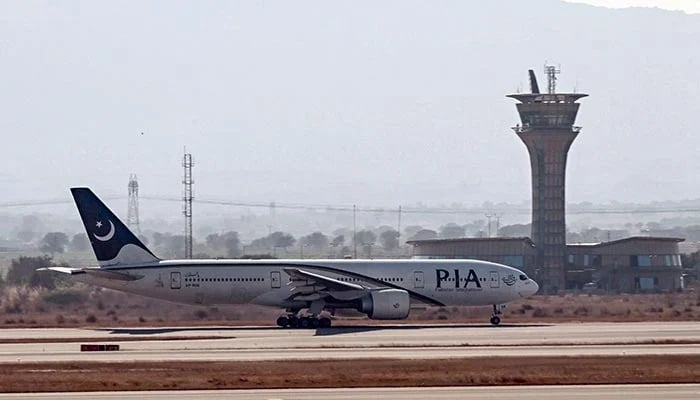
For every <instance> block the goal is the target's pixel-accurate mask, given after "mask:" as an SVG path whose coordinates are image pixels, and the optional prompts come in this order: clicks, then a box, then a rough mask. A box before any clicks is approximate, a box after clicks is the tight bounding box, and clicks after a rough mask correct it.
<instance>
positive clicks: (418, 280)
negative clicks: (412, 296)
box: [413, 271, 425, 289]
mask: <svg viewBox="0 0 700 400" xmlns="http://www.w3.org/2000/svg"><path fill="white" fill-rule="evenodd" d="M413 284H414V287H415V288H416V289H423V287H424V286H425V281H424V280H423V271H415V272H414V273H413Z"/></svg>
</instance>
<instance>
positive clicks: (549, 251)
mask: <svg viewBox="0 0 700 400" xmlns="http://www.w3.org/2000/svg"><path fill="white" fill-rule="evenodd" d="M559 72H560V71H559V69H558V68H556V67H554V66H549V65H546V66H545V73H546V74H547V78H548V88H547V93H540V89H539V86H538V85H537V78H536V77H535V73H534V72H533V71H532V70H529V74H530V89H531V90H530V91H531V93H527V94H519V93H518V94H511V95H508V96H507V97H512V98H514V99H515V100H517V101H518V102H519V103H517V104H516V107H517V108H518V113H519V114H520V124H518V125H517V126H515V127H513V130H514V131H515V133H516V134H517V135H518V137H520V139H521V140H522V141H523V143H525V146H526V147H527V151H528V153H530V167H531V169H532V233H531V235H532V240H533V242H535V246H536V249H537V265H538V266H539V271H538V274H537V275H538V276H536V277H535V279H536V280H538V282H539V283H540V286H541V287H542V289H543V291H544V293H555V292H556V291H557V290H559V289H564V288H565V268H564V267H565V265H566V217H565V196H564V194H565V178H566V156H567V153H568V152H569V147H571V144H572V143H573V141H574V139H576V136H577V135H578V133H579V131H580V130H581V127H578V126H574V121H575V120H576V114H577V113H578V108H579V105H580V104H579V103H577V102H576V101H577V100H578V99H580V98H582V97H586V96H588V95H587V94H583V93H556V79H557V74H558V73H559Z"/></svg>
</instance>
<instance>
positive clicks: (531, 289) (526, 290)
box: [520, 279, 540, 297]
mask: <svg viewBox="0 0 700 400" xmlns="http://www.w3.org/2000/svg"><path fill="white" fill-rule="evenodd" d="M538 290H540V285H538V284H537V282H535V281H533V280H532V279H530V280H528V281H527V282H524V284H523V285H522V287H521V290H520V296H522V297H528V296H532V295H533V294H535V293H537V291H538Z"/></svg>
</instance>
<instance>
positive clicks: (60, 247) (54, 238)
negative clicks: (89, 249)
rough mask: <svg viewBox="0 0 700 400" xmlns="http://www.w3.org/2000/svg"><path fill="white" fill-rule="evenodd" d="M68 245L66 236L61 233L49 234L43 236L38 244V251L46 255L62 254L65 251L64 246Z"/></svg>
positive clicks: (68, 241)
mask: <svg viewBox="0 0 700 400" xmlns="http://www.w3.org/2000/svg"><path fill="white" fill-rule="evenodd" d="M69 243H70V240H68V235H66V234H65V233H63V232H49V233H47V234H46V235H44V238H43V239H41V242H40V243H39V250H41V251H45V252H47V253H51V254H54V253H63V252H64V251H65V250H66V246H68V244H69Z"/></svg>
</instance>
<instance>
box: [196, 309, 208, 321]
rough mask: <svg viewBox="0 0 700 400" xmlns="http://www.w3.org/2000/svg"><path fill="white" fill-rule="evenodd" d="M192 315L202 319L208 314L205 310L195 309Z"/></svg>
mask: <svg viewBox="0 0 700 400" xmlns="http://www.w3.org/2000/svg"><path fill="white" fill-rule="evenodd" d="M194 316H195V317H197V318H198V319H204V318H206V317H207V316H209V314H207V312H206V311H204V310H197V311H195V312H194Z"/></svg>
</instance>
